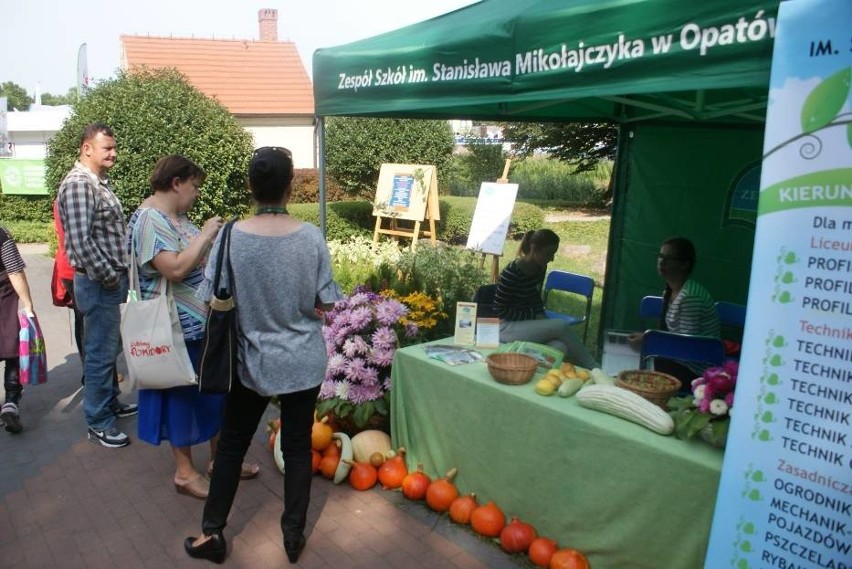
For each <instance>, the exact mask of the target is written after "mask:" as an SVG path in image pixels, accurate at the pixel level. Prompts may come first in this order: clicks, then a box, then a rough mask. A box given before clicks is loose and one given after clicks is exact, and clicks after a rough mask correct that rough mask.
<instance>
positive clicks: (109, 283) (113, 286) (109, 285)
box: [101, 274, 121, 290]
mask: <svg viewBox="0 0 852 569" xmlns="http://www.w3.org/2000/svg"><path fill="white" fill-rule="evenodd" d="M119 282H121V278H120V277H119V276H118V274H114V275H112V276H111V277H107V278H105V279H104V280H103V281H101V285H102V286H103V287H104V288H105V289H106V290H118V283H119Z"/></svg>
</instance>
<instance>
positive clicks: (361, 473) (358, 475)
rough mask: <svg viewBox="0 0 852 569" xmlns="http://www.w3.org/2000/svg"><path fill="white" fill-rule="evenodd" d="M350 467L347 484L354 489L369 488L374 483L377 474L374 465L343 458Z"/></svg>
mask: <svg viewBox="0 0 852 569" xmlns="http://www.w3.org/2000/svg"><path fill="white" fill-rule="evenodd" d="M344 461H345V462H346V464H348V465H349V466H351V467H352V469H351V470H350V471H349V484H351V485H352V487H353V488H355V489H356V490H369V489H370V488H372V487H373V486H375V485H376V482H377V481H378V479H379V474H378V472H376V467H375V466H373V465H372V464H370V463H369V462H354V461H352V460H346V459H344Z"/></svg>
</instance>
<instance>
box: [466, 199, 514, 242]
mask: <svg viewBox="0 0 852 569" xmlns="http://www.w3.org/2000/svg"><path fill="white" fill-rule="evenodd" d="M517 195H518V184H497V183H494V182H483V183H482V185H481V186H480V187H479V198H478V199H477V200H476V210H475V211H474V212H473V221H471V224H470V233H468V236H467V248H468V249H473V250H474V251H478V252H481V253H489V254H491V255H502V254H503V245H504V244H505V243H506V233H507V232H508V231H509V222H510V221H512V211H513V210H514V209H515V198H516V197H517Z"/></svg>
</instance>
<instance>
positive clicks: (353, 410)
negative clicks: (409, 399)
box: [317, 287, 446, 430]
mask: <svg viewBox="0 0 852 569" xmlns="http://www.w3.org/2000/svg"><path fill="white" fill-rule="evenodd" d="M409 303H410V305H409ZM442 316H443V317H446V315H443V314H442V313H440V312H438V311H437V310H436V308H435V301H434V300H433V299H431V298H430V297H429V296H428V295H425V294H423V293H412V294H411V295H408V296H404V297H399V295H396V294H394V293H392V292H391V291H382V293H375V292H372V291H370V290H368V289H366V288H364V287H357V288H356V289H355V291H354V293H353V294H352V295H350V296H349V297H347V298H345V299H343V300H342V301H340V302H338V303H336V304H335V307H334V309H332V310H331V311H329V312H327V313H326V315H325V325H324V326H323V338H324V339H325V347H326V351H327V353H328V367H327V368H326V373H325V380H324V381H323V383H322V387H321V388H320V394H319V402H318V403H317V414H318V415H320V416H321V415H323V414H326V413H332V414H333V415H334V416H335V417H336V418H337V419H342V420H347V421H348V420H350V419H351V420H352V422H354V425H355V427H357V428H359V429H363V428H370V427H372V426H375V424H376V419H377V418H378V419H384V421H386V420H387V416H388V414H389V412H390V404H389V403H390V402H389V391H390V387H391V364H392V363H393V355H394V352H396V349H397V348H399V347H401V346H405V345H408V344H410V343H413V342H415V341H416V340H417V339H418V338H419V337H420V335H421V333H422V330H423V329H428V328H430V327H433V326H435V323H436V322H437V319H439V318H440V317H442ZM377 415H378V416H380V417H376V416H377ZM379 422H381V421H379ZM344 430H346V429H344Z"/></svg>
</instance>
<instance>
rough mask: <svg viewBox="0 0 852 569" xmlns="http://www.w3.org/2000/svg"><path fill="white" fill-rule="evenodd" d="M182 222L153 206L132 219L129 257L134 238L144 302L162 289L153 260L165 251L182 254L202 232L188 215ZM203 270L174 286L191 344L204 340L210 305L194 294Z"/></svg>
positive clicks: (179, 314) (173, 291) (178, 307)
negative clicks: (174, 219)
mask: <svg viewBox="0 0 852 569" xmlns="http://www.w3.org/2000/svg"><path fill="white" fill-rule="evenodd" d="M179 220H180V223H178V224H177V225H175V224H174V223H173V222H172V220H171V219H169V217H168V216H167V215H165V214H164V213H162V212H161V211H159V210H157V209H154V208H150V207H143V208H139V209H137V210H136V211H135V212H134V213H133V215H132V216H131V217H130V222H129V223H128V227H129V232H128V240H127V251H128V254H129V252H130V246H131V239H132V243H133V244H134V245H135V246H136V264H137V265H138V267H139V288H140V289H141V290H142V299H149V298H153V297H154V296H155V295H156V291H157V290H158V289H159V287H160V286H161V283H160V279H162V278H163V277H162V275H160V273H158V272H157V269H155V268H154V265H153V264H152V263H151V261H152V260H153V259H154V257H156V256H157V255H158V254H159V253H161V252H162V251H171V252H174V253H180V252H181V251H183V250H184V249H186V248H187V247H188V246H189V241H190V239H192V238H193V237H195V236H196V235H198V234H199V233H201V232H200V230H199V229H198V228H197V227H196V226H195V225H193V224H192V222H191V221H189V218H187V217H186V215H183V214H181V215H180V217H179ZM203 271H204V267H203V266H200V267H196V268H195V269H193V270H192V272H190V273H189V274H188V275H187V276H186V278H184V279H183V280H182V281H180V282H173V283H172V295H173V296H174V298H175V304H176V305H177V310H178V316H180V326H181V329H183V335H184V338H185V339H186V340H190V341H192V340H201V338H202V337H203V336H204V323H205V322H206V321H207V303H206V302H204V301H203V300H201V299H199V298H197V297H196V295H195V291H196V290H198V287H199V285H200V284H201V282H202V281H203V280H204V272H203Z"/></svg>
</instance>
